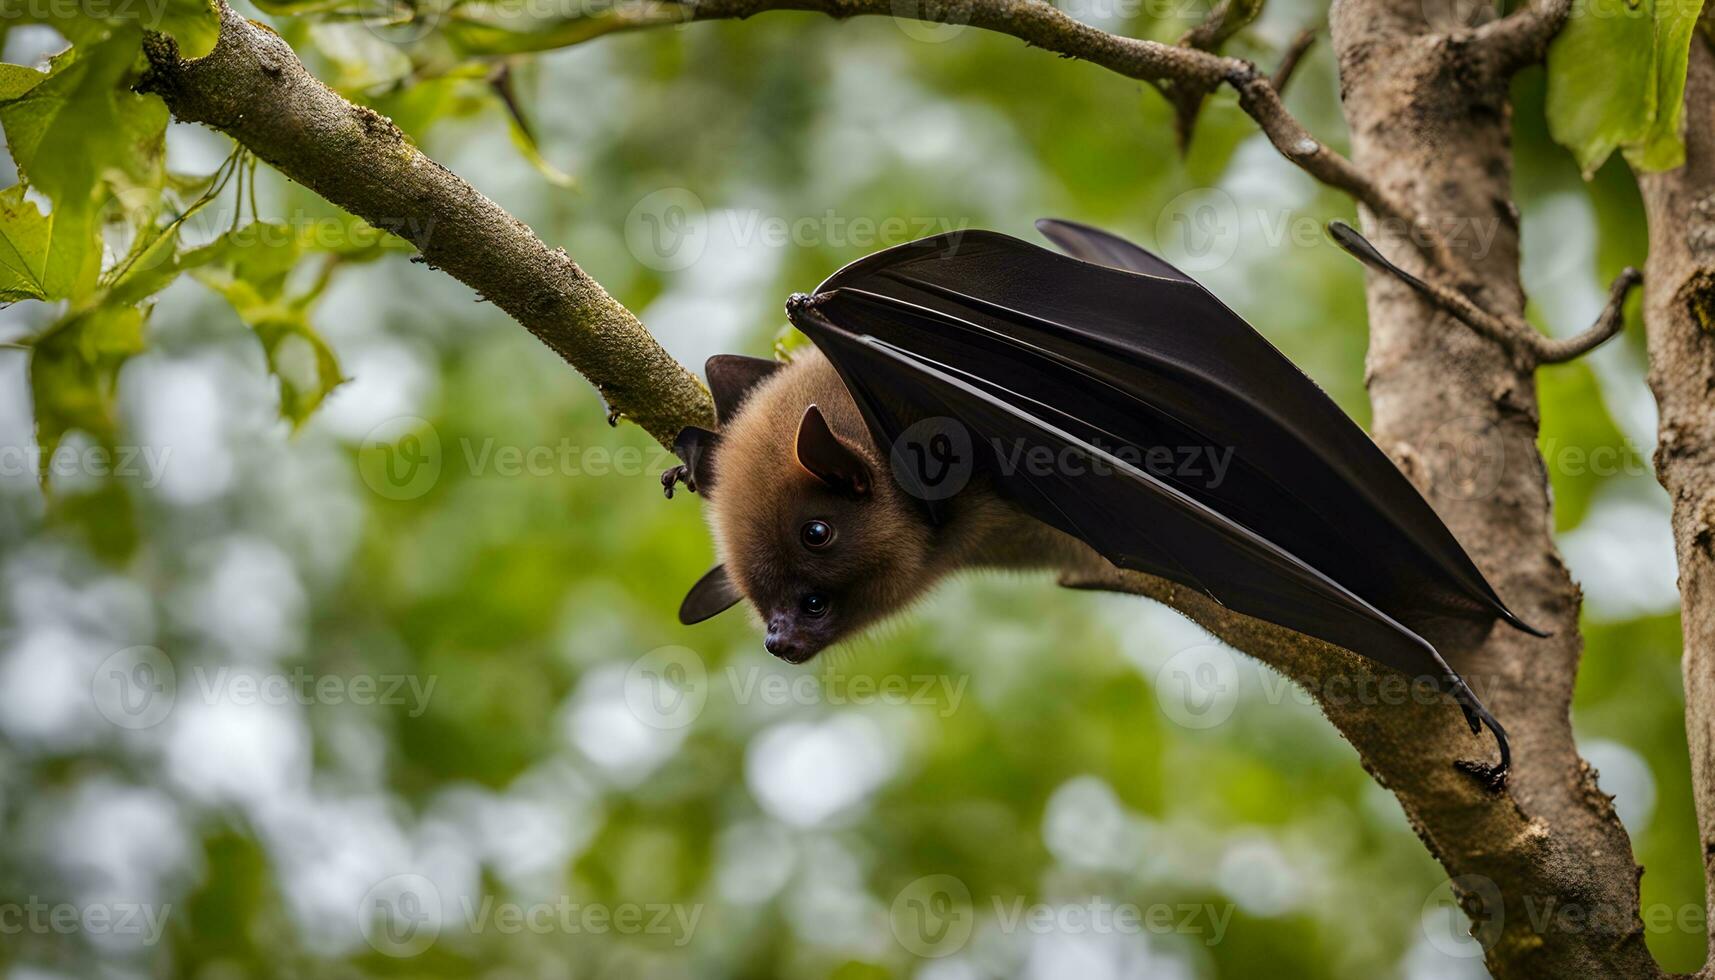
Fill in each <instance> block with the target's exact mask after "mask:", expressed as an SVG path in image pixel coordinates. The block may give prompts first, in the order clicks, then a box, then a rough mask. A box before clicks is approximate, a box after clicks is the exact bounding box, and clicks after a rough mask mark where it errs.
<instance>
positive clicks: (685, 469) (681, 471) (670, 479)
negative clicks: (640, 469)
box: [661, 464, 697, 500]
mask: <svg viewBox="0 0 1715 980" xmlns="http://www.w3.org/2000/svg"><path fill="white" fill-rule="evenodd" d="M681 483H683V484H684V485H685V489H686V490H689V491H691V492H692V493H696V492H697V481H696V480H694V479H692V478H691V468H690V467H689V466H685V465H683V464H681V465H679V466H670V467H668V468H667V469H665V470H663V471H661V493H662V494H663V495H665V496H666V498H667V499H668V500H672V499H673V488H674V487H676V486H678V485H679V484H681Z"/></svg>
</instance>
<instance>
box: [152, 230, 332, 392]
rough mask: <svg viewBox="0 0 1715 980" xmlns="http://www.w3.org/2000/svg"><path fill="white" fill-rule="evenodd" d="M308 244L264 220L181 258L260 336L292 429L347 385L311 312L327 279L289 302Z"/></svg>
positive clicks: (183, 265) (183, 263)
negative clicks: (295, 273)
mask: <svg viewBox="0 0 1715 980" xmlns="http://www.w3.org/2000/svg"><path fill="white" fill-rule="evenodd" d="M304 244H305V241H304V236H303V235H302V234H301V233H300V232H298V231H297V230H295V229H293V228H291V227H288V226H286V225H283V224H275V223H271V222H260V221H259V222H254V223H252V224H248V225H245V226H244V227H242V228H238V229H235V230H233V231H230V232H227V233H226V234H224V235H222V236H220V237H219V238H217V239H215V240H214V241H212V242H210V243H209V244H207V245H204V246H202V247H201V248H198V249H192V250H191V251H189V252H187V253H185V254H184V255H183V256H181V257H180V259H179V262H180V265H181V266H182V267H183V268H186V269H191V270H193V271H192V273H191V274H192V275H194V276H195V277H196V278H197V280H198V281H200V282H201V283H203V285H205V286H208V287H209V288H210V289H213V290H214V291H215V292H218V293H220V294H221V295H222V296H224V297H226V301H227V302H228V303H230V304H231V305H232V308H233V309H234V310H235V311H237V313H238V317H239V319H241V320H243V321H244V322H245V324H246V325H248V326H249V327H250V329H251V330H253V331H255V332H256V336H257V339H258V340H260V341H261V342H262V349H263V352H264V353H265V354H266V355H267V357H268V369H269V371H271V372H272V373H273V375H274V377H275V379H276V380H277V381H278V382H279V384H280V412H281V414H282V415H284V416H285V417H287V418H288V419H291V421H292V424H293V425H294V426H297V425H302V424H303V422H304V420H305V419H307V418H309V416H310V413H311V412H314V411H315V410H316V407H317V406H318V405H320V404H321V403H322V400H323V399H324V398H326V397H327V395H328V393H329V392H331V391H333V389H334V388H336V387H338V386H339V384H340V383H341V382H342V381H343V380H344V378H343V377H341V375H340V368H339V361H338V359H337V358H336V357H335V356H334V352H333V348H331V347H329V346H328V345H327V342H326V341H324V340H322V338H321V335H320V334H318V333H316V330H315V328H314V327H313V326H311V325H310V320H309V309H310V306H311V305H312V304H313V303H314V302H315V300H316V299H317V298H318V297H319V296H320V294H321V288H322V286H323V285H325V282H326V280H325V277H324V278H323V280H321V281H320V282H318V284H317V285H316V286H315V287H313V288H312V289H311V290H310V291H308V292H306V293H304V294H302V295H299V296H293V297H288V296H287V295H286V287H287V280H288V277H289V276H290V275H291V272H292V269H293V268H294V267H295V266H296V265H297V262H298V259H299V257H300V256H301V255H302V254H303V247H304ZM337 254H338V253H337V252H336V253H335V255H336V256H337ZM329 261H337V259H330V260H329Z"/></svg>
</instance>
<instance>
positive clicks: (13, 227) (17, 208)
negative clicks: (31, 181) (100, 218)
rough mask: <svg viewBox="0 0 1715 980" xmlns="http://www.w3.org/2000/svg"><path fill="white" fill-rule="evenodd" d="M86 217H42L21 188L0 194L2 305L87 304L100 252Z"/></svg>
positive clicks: (93, 230)
mask: <svg viewBox="0 0 1715 980" xmlns="http://www.w3.org/2000/svg"><path fill="white" fill-rule="evenodd" d="M98 245H99V243H98V241H97V239H96V234H95V228H94V225H93V223H92V222H91V221H90V218H89V216H88V215H74V216H72V217H69V218H63V219H62V218H61V217H60V216H59V215H57V214H43V213H42V212H41V211H39V210H37V209H36V205H35V204H33V203H31V202H30V201H27V200H25V199H24V188H23V186H22V185H14V186H12V187H8V188H7V189H6V190H4V191H0V302H7V303H10V302H16V301H17V300H21V299H40V300H60V299H68V298H83V297H84V296H87V295H88V294H89V293H90V291H91V290H92V288H93V287H94V284H95V276H96V272H97V271H98V269H99V267H100V262H101V250H100V248H99V247H98Z"/></svg>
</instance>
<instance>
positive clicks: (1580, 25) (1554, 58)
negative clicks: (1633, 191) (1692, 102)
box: [1548, 0, 1703, 178]
mask: <svg viewBox="0 0 1715 980" xmlns="http://www.w3.org/2000/svg"><path fill="white" fill-rule="evenodd" d="M1702 6H1703V4H1702V0H1689V2H1681V0H1596V2H1594V3H1587V4H1575V5H1574V7H1573V14H1572V17H1571V19H1570V20H1569V21H1568V22H1567V24H1566V27H1565V28H1564V29H1563V30H1561V32H1560V34H1559V36H1558V37H1556V38H1555V39H1554V43H1553V44H1552V45H1550V46H1549V49H1548V127H1549V132H1551V133H1552V134H1553V135H1554V138H1555V139H1556V140H1557V141H1559V142H1560V143H1561V144H1562V145H1563V146H1565V147H1567V148H1568V149H1570V150H1571V151H1572V152H1573V155H1574V156H1576V157H1577V159H1578V165H1579V166H1580V167H1582V168H1583V170H1584V175H1585V177H1586V178H1588V177H1589V176H1590V175H1591V174H1593V173H1595V172H1596V169H1597V168H1598V167H1600V166H1601V165H1602V163H1603V162H1604V161H1605V160H1607V159H1608V155H1609V154H1611V153H1612V152H1613V151H1614V150H1616V149H1618V150H1622V151H1623V152H1624V153H1625V154H1626V159H1627V160H1628V161H1629V162H1630V163H1631V164H1632V166H1634V167H1636V168H1638V169H1640V170H1671V169H1672V168H1674V167H1677V166H1679V165H1680V164H1682V163H1684V162H1685V142H1684V139H1683V137H1682V136H1681V135H1680V128H1681V124H1682V122H1683V116H1684V97H1685V70H1686V59H1687V58H1688V57H1689V54H1690V48H1691V35H1692V32H1693V30H1694V29H1695V27H1696V24H1697V18H1698V14H1699V13H1700V12H1701V10H1702Z"/></svg>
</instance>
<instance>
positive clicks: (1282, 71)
mask: <svg viewBox="0 0 1715 980" xmlns="http://www.w3.org/2000/svg"><path fill="white" fill-rule="evenodd" d="M1315 42H1316V28H1314V27H1306V28H1305V29H1303V30H1302V31H1299V32H1298V34H1297V35H1295V36H1294V37H1293V39H1292V42H1291V43H1290V44H1288V45H1287V46H1286V53H1285V54H1282V55H1281V56H1280V64H1279V65H1278V66H1276V68H1275V69H1274V75H1273V77H1271V78H1270V79H1269V84H1271V85H1273V86H1274V90H1275V91H1276V92H1285V91H1286V83H1287V82H1290V81H1292V73H1293V72H1295V71H1297V70H1298V63H1299V62H1300V61H1303V60H1304V53H1305V52H1306V51H1309V50H1310V45H1312V44H1314V43H1315Z"/></svg>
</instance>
